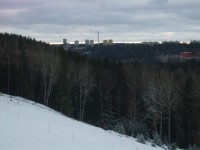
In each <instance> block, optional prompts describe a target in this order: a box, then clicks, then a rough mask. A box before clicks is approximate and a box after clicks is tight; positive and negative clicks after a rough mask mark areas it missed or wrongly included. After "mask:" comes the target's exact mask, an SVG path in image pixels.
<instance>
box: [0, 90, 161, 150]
mask: <svg viewBox="0 0 200 150" xmlns="http://www.w3.org/2000/svg"><path fill="white" fill-rule="evenodd" d="M0 149H1V150H159V149H160V150H161V149H162V148H160V147H152V146H151V144H150V143H147V144H141V143H138V142H136V140H135V139H134V138H132V137H127V136H124V135H120V134H118V133H115V132H113V131H105V130H103V129H101V128H97V127H94V126H91V125H88V124H85V123H82V122H79V121H76V120H73V119H71V118H68V117H66V116H64V115H62V114H61V113H58V112H56V111H54V110H52V109H50V108H48V107H45V106H43V105H41V104H37V103H35V102H32V101H29V100H26V99H23V98H20V97H14V96H9V95H5V94H1V93H0Z"/></svg>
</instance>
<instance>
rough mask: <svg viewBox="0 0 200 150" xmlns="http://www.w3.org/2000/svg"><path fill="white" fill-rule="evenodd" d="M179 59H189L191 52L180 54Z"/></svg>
mask: <svg viewBox="0 0 200 150" xmlns="http://www.w3.org/2000/svg"><path fill="white" fill-rule="evenodd" d="M180 57H181V58H191V57H192V53H191V52H180Z"/></svg>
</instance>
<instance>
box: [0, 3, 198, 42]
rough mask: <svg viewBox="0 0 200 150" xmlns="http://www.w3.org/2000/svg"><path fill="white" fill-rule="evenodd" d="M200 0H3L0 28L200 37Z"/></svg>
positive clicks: (48, 36)
mask: <svg viewBox="0 0 200 150" xmlns="http://www.w3.org/2000/svg"><path fill="white" fill-rule="evenodd" d="M199 14H200V0H0V32H1V33H4V32H7V33H14V34H21V35H23V36H29V37H32V38H35V39H36V40H41V41H45V42H47V43H60V42H62V40H63V38H66V39H67V41H68V42H70V43H72V42H74V41H75V40H79V41H80V42H84V41H85V39H90V40H94V41H95V42H97V33H96V32H95V31H99V33H100V34H99V36H100V42H102V40H105V39H113V41H114V42H130V43H132V42H141V41H171V40H172V41H176V40H177V41H190V40H200V15H199Z"/></svg>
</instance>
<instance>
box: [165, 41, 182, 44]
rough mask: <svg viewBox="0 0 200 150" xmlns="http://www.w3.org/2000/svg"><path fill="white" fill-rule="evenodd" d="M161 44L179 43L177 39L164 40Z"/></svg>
mask: <svg viewBox="0 0 200 150" xmlns="http://www.w3.org/2000/svg"><path fill="white" fill-rule="evenodd" d="M162 44H180V42H179V41H164V42H162Z"/></svg>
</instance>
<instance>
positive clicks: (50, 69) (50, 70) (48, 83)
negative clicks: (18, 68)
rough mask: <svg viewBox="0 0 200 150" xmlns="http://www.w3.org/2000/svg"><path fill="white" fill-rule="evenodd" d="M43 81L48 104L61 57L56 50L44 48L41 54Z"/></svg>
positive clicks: (45, 100) (45, 101) (45, 102)
mask: <svg viewBox="0 0 200 150" xmlns="http://www.w3.org/2000/svg"><path fill="white" fill-rule="evenodd" d="M40 64H41V73H42V82H43V89H44V104H45V105H48V103H49V97H50V94H51V92H52V87H53V85H54V83H55V82H56V77H57V75H58V71H59V58H58V55H57V54H56V51H53V50H48V51H47V50H43V51H42V52H41V55H40Z"/></svg>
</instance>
